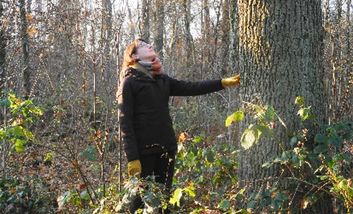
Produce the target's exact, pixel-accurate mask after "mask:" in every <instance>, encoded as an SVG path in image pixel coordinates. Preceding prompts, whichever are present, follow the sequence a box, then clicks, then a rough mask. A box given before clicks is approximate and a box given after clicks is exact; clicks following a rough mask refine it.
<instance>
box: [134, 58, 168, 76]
mask: <svg viewBox="0 0 353 214" xmlns="http://www.w3.org/2000/svg"><path fill="white" fill-rule="evenodd" d="M131 67H133V68H136V69H138V70H141V71H142V72H144V73H146V74H147V75H148V76H150V77H152V76H155V75H159V74H162V72H163V71H162V64H161V61H160V60H159V58H155V59H153V60H152V61H142V60H139V61H138V62H137V63H135V64H134V65H132V66H131Z"/></svg>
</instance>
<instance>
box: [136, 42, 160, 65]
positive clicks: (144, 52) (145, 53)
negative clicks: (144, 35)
mask: <svg viewBox="0 0 353 214" xmlns="http://www.w3.org/2000/svg"><path fill="white" fill-rule="evenodd" d="M135 57H136V58H137V59H140V60H142V61H153V60H154V59H155V58H156V57H157V54H156V52H154V50H153V48H152V45H150V44H148V43H146V42H144V41H141V42H140V44H139V45H138V48H137V51H136V54H135Z"/></svg>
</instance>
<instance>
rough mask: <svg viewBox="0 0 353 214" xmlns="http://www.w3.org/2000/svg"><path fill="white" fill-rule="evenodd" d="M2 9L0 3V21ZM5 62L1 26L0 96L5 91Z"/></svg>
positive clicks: (3, 37)
mask: <svg viewBox="0 0 353 214" xmlns="http://www.w3.org/2000/svg"><path fill="white" fill-rule="evenodd" d="M3 14H4V8H3V5H2V2H0V20H3ZM5 60H6V38H5V28H4V26H1V29H0V91H1V93H0V95H1V94H2V93H3V91H4V89H5V78H6V73H5V71H6V70H5Z"/></svg>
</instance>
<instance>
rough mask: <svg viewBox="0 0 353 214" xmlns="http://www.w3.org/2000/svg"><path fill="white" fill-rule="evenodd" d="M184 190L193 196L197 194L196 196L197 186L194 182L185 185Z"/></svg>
mask: <svg viewBox="0 0 353 214" xmlns="http://www.w3.org/2000/svg"><path fill="white" fill-rule="evenodd" d="M184 192H185V193H186V194H188V195H189V196H190V197H192V198H195V196H196V193H195V187H194V186H193V185H192V184H191V185H189V186H188V187H185V188H184Z"/></svg>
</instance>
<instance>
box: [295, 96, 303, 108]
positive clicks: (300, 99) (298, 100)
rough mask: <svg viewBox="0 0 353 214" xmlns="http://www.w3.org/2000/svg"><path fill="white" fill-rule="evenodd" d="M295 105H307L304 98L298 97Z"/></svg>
mask: <svg viewBox="0 0 353 214" xmlns="http://www.w3.org/2000/svg"><path fill="white" fill-rule="evenodd" d="M294 103H295V104H296V105H298V106H300V107H303V106H304V105H305V100H304V97H302V96H298V97H296V98H295V102H294Z"/></svg>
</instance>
